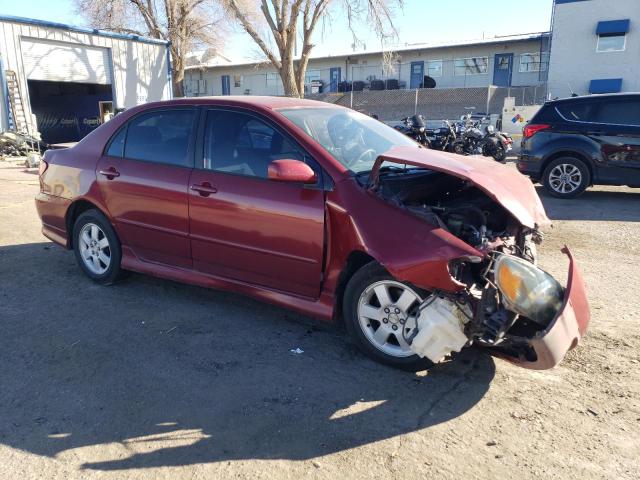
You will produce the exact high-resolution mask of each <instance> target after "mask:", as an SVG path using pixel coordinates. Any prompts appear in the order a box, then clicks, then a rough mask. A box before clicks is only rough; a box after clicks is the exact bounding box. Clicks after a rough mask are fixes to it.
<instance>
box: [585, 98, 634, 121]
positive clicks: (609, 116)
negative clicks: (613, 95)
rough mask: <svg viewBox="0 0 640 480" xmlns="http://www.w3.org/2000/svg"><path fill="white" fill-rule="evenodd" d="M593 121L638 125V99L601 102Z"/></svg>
mask: <svg viewBox="0 0 640 480" xmlns="http://www.w3.org/2000/svg"><path fill="white" fill-rule="evenodd" d="M594 122H598V123H612V124H615V125H634V126H640V100H617V101H613V102H610V101H607V102H602V103H601V104H600V108H598V111H597V112H596V115H595V120H594Z"/></svg>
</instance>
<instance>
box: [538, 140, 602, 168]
mask: <svg viewBox="0 0 640 480" xmlns="http://www.w3.org/2000/svg"><path fill="white" fill-rule="evenodd" d="M538 135H540V136H541V137H540V138H539V139H535V140H536V144H537V145H540V147H539V148H540V150H539V152H540V153H539V155H540V158H541V159H542V164H543V167H542V169H544V168H545V166H546V165H545V164H546V163H547V162H548V161H549V159H550V158H552V157H553V156H555V155H557V154H558V153H562V152H575V153H577V154H579V155H580V156H582V157H583V158H584V159H586V160H587V164H588V165H587V166H588V167H590V168H591V169H592V170H593V169H594V168H596V167H597V166H599V165H601V164H602V154H601V150H600V144H599V143H598V142H596V141H595V140H593V139H591V138H589V137H585V136H583V135H555V134H553V133H545V132H540V133H537V134H536V135H535V137H537V136H538ZM535 137H534V138H535Z"/></svg>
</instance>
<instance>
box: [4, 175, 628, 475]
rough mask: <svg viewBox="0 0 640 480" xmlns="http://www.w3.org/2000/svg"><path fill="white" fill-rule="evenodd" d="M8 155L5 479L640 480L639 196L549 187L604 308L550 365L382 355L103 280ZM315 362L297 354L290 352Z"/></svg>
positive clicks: (179, 293) (552, 243) (474, 353)
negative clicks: (381, 359) (421, 364)
mask: <svg viewBox="0 0 640 480" xmlns="http://www.w3.org/2000/svg"><path fill="white" fill-rule="evenodd" d="M37 189H38V180H37V173H36V172H34V171H32V170H28V171H26V170H24V168H22V167H17V166H15V165H12V164H8V163H3V162H0V328H1V331H0V365H1V366H2V368H1V369H0V478H2V479H31V478H47V479H62V478H64V479H66V478H82V479H87V478H94V477H95V478H136V479H137V478H154V479H160V478H171V479H175V478H193V479H199V478H224V479H231V478H251V479H275V478H277V479H280V478H284V479H299V478H303V477H309V478H331V479H334V478H354V479H357V478H362V479H364V478H383V477H385V478H402V479H412V478H445V479H471V478H509V479H514V480H515V479H517V480H521V479H529V478H531V479H551V478H563V479H568V478H575V479H580V480H586V479H599V478H612V479H614V478H615V479H638V478H640V353H639V352H640V301H639V300H638V298H639V297H638V290H639V288H640V243H639V239H640V190H632V189H628V188H593V189H591V190H589V191H588V192H587V193H585V194H584V195H583V196H582V197H580V198H579V199H577V200H571V201H558V200H554V199H551V198H549V197H547V196H544V195H543V201H544V203H545V205H546V207H547V209H548V213H549V216H550V217H551V218H552V219H554V220H555V222H554V223H555V227H554V228H553V229H552V230H551V231H550V232H549V233H548V234H547V236H546V239H545V242H544V244H543V246H542V248H541V257H542V258H541V263H542V266H543V267H545V268H547V269H548V270H549V271H550V272H551V273H553V274H554V275H557V276H558V277H559V278H561V279H563V280H564V279H565V278H566V269H567V261H566V259H565V257H564V255H562V254H561V253H560V251H559V250H560V248H561V247H562V245H564V244H565V243H566V244H568V245H569V246H570V247H571V249H572V251H573V253H574V255H575V257H576V259H577V262H578V263H579V266H580V268H581V269H582V271H583V273H584V276H585V279H586V282H587V286H588V290H589V298H590V302H591V308H592V323H591V329H590V332H589V334H588V336H587V337H586V338H585V340H584V342H583V343H582V344H581V345H580V347H579V348H577V349H576V350H574V351H572V352H570V354H569V355H568V358H566V359H565V361H564V362H563V363H562V365H560V366H559V367H557V368H555V369H554V370H551V371H544V372H533V371H527V370H523V369H519V368H517V367H514V366H512V365H510V364H509V363H506V362H504V361H502V360H498V359H493V358H491V357H489V356H488V355H486V354H485V353H483V352H481V351H479V350H475V349H468V350H467V351H465V352H464V353H463V354H461V355H459V356H458V357H457V358H455V360H453V361H450V362H447V363H445V364H442V365H439V366H438V367H437V368H434V369H433V370H432V371H429V372H428V373H427V372H419V373H417V374H409V373H405V372H400V371H396V370H393V369H390V368H386V367H383V366H380V365H378V364H375V363H373V362H371V361H369V360H367V359H365V358H364V357H363V356H362V355H360V354H359V353H358V352H356V351H355V350H354V348H353V347H352V346H351V345H350V344H349V342H348V341H347V339H346V337H345V335H344V333H343V331H342V330H340V329H337V328H334V327H327V326H323V325H319V324H317V323H316V322H314V321H312V320H310V319H308V318H304V317H301V316H299V315H296V314H293V313H290V312H288V311H285V310H282V309H279V308H276V307H272V306H269V305H265V304H262V303H258V302H256V301H253V300H251V299H247V298H245V297H241V296H238V295H233V294H229V293H222V292H216V291H211V290H206V289H201V288H196V287H191V286H186V285H180V284H177V283H172V282H168V281H164V280H158V279H154V278H150V277H145V276H141V275H132V276H131V277H129V278H128V279H127V280H126V281H124V282H123V283H120V284H118V285H116V286H113V287H100V286H98V285H95V284H93V283H92V282H91V281H89V280H88V279H87V278H86V277H85V276H84V275H83V274H82V273H81V271H80V270H79V268H78V267H77V266H76V264H75V260H74V257H73V254H72V253H71V252H67V251H64V250H63V249H62V248H59V247H57V246H54V245H53V244H52V243H50V242H49V241H47V240H46V239H45V238H44V237H43V236H42V235H41V234H40V225H39V220H38V217H37V215H36V212H35V207H34V203H33V197H34V195H35V193H36V191H37ZM298 347H299V348H301V349H302V350H304V353H301V354H294V353H291V352H290V350H291V349H295V348H298Z"/></svg>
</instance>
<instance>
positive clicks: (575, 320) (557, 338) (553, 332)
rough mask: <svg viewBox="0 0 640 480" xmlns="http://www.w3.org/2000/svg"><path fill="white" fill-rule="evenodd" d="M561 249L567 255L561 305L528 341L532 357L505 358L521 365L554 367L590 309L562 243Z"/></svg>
mask: <svg viewBox="0 0 640 480" xmlns="http://www.w3.org/2000/svg"><path fill="white" fill-rule="evenodd" d="M562 252H563V253H564V254H566V255H567V257H569V275H568V281H567V288H566V290H565V297H564V302H563V305H562V309H561V310H560V313H559V314H558V315H557V316H556V318H555V319H554V320H553V321H552V322H551V324H550V325H549V326H548V327H547V328H546V330H544V331H543V332H541V333H539V334H538V335H536V336H535V337H534V338H533V339H531V340H530V341H529V344H530V346H531V348H532V349H533V351H534V352H535V354H536V360H535V361H524V360H518V359H511V358H510V359H509V360H510V361H511V362H513V363H516V364H517V365H519V366H521V367H524V368H530V369H534V370H546V369H549V368H552V367H555V366H556V365H558V364H559V363H560V362H561V361H562V359H563V358H564V356H565V355H566V353H567V352H568V351H569V350H571V349H572V348H575V347H576V346H577V345H578V342H579V341H580V339H581V338H582V337H583V336H584V334H585V333H586V331H587V327H588V325H589V317H590V313H589V303H588V301H587V295H586V291H585V286H584V282H583V280H582V275H581V274H580V271H579V270H578V268H577V267H576V265H575V262H574V260H573V257H572V256H571V252H570V251H569V249H568V248H567V247H566V246H565V247H564V248H563V249H562Z"/></svg>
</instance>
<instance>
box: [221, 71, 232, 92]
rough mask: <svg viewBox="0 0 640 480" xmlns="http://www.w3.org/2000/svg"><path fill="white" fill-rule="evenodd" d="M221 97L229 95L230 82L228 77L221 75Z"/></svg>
mask: <svg viewBox="0 0 640 480" xmlns="http://www.w3.org/2000/svg"><path fill="white" fill-rule="evenodd" d="M222 95H231V81H230V80H229V75H222Z"/></svg>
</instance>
